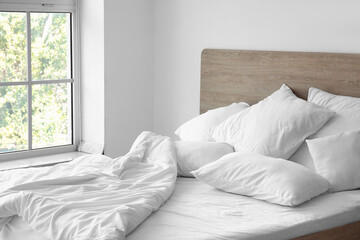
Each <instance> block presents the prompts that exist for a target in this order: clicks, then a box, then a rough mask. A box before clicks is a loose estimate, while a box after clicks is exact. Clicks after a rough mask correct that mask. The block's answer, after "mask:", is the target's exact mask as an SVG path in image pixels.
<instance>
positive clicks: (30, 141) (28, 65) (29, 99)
mask: <svg viewBox="0 0 360 240" xmlns="http://www.w3.org/2000/svg"><path fill="white" fill-rule="evenodd" d="M26 33H27V34H26V41H27V42H26V45H27V83H28V96H27V102H28V148H29V149H28V150H32V85H31V84H30V82H31V81H32V77H31V19H30V12H29V11H27V12H26Z"/></svg>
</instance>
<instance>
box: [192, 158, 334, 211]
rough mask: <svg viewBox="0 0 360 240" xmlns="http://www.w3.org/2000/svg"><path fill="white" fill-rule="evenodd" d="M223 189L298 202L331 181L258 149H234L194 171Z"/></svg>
mask: <svg viewBox="0 0 360 240" xmlns="http://www.w3.org/2000/svg"><path fill="white" fill-rule="evenodd" d="M192 174H193V175H194V176H195V177H196V178H197V179H198V180H200V181H202V182H204V183H206V184H208V185H210V186H213V187H215V188H218V189H220V190H223V191H226V192H231V193H236V194H241V195H246V196H250V197H253V198H257V199H261V200H265V201H268V202H272V203H276V204H280V205H286V206H297V205H299V204H301V203H303V202H306V201H308V200H310V199H312V198H314V197H316V196H318V195H320V194H322V193H324V192H326V191H327V190H328V188H329V182H328V181H327V180H326V179H324V178H323V177H321V176H319V175H317V174H315V173H313V172H311V171H309V170H308V169H306V168H305V167H303V166H301V165H299V164H296V163H293V162H290V161H287V160H284V159H280V158H271V157H266V156H263V155H260V154H256V153H231V154H228V155H226V156H224V157H222V158H221V159H219V160H218V161H215V162H212V163H209V164H208V165H205V166H204V167H202V168H200V169H198V170H196V171H194V172H192Z"/></svg>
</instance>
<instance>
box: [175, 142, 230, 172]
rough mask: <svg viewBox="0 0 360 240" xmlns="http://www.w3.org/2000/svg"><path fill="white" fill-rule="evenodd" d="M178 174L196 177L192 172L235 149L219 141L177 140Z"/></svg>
mask: <svg viewBox="0 0 360 240" xmlns="http://www.w3.org/2000/svg"><path fill="white" fill-rule="evenodd" d="M175 147H176V156H177V166H178V175H179V176H183V177H194V176H193V175H192V174H191V173H190V172H191V171H194V170H197V169H199V168H200V167H202V166H204V165H206V164H208V163H210V162H214V161H216V160H218V159H219V158H221V157H222V156H224V155H226V154H229V153H233V152H234V149H233V148H232V147H231V146H230V145H229V144H226V143H217V142H182V141H179V142H175Z"/></svg>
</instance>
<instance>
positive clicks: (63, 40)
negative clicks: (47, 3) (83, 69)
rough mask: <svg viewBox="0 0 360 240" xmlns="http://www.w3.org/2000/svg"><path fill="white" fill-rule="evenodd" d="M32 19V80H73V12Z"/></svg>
mask: <svg viewBox="0 0 360 240" xmlns="http://www.w3.org/2000/svg"><path fill="white" fill-rule="evenodd" d="M30 18H31V64H32V65H31V69H32V70H31V71H32V79H33V80H48V79H52V80H56V79H70V78H71V61H70V59H71V47H70V46H71V41H70V35H71V31H70V13H31V14H30Z"/></svg>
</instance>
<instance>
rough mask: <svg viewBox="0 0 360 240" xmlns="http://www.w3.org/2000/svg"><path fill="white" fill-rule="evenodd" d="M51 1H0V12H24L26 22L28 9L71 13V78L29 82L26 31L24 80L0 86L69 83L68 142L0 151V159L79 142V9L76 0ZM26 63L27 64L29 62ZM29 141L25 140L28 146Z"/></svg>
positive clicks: (43, 152)
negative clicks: (69, 117) (69, 123)
mask: <svg viewBox="0 0 360 240" xmlns="http://www.w3.org/2000/svg"><path fill="white" fill-rule="evenodd" d="M50 2H51V3H45V1H43V0H0V11H4V12H6V11H7V12H26V17H27V21H30V13H31V12H45V13H47V12H49V13H51V12H64V13H65V12H66V13H71V16H72V27H71V29H72V33H71V36H72V38H71V41H72V42H71V44H72V56H71V57H72V61H71V62H72V79H62V80H46V81H32V79H31V74H30V73H31V72H30V71H31V61H30V60H31V54H30V49H31V45H30V44H31V39H30V38H31V35H30V34H27V62H28V66H27V67H28V79H27V80H28V81H24V82H0V86H14V85H22V86H30V88H28V89H29V90H31V86H32V85H35V84H49V83H72V84H73V87H72V144H69V145H65V146H54V147H47V148H42V149H28V150H19V151H14V152H6V153H1V154H0V162H2V161H9V160H14V159H22V158H32V157H38V156H44V155H52V154H60V153H66V152H72V151H76V150H77V148H78V145H79V143H80V136H81V125H80V123H81V117H80V31H79V12H78V9H79V8H78V0H61V1H60V0H55V1H54V0H51V1H50ZM29 28H30V24H27V33H29V32H30V30H31V29H29ZM29 63H30V64H29ZM29 90H28V97H27V102H28V109H29V110H30V111H28V116H29V115H30V114H32V111H31V104H32V102H31V100H32V92H31V91H29ZM31 119H32V117H31V116H30V117H28V131H29V137H28V138H29V141H31V140H32V126H31V125H32V122H31ZM31 145H32V143H31V142H30V143H29V146H31Z"/></svg>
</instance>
